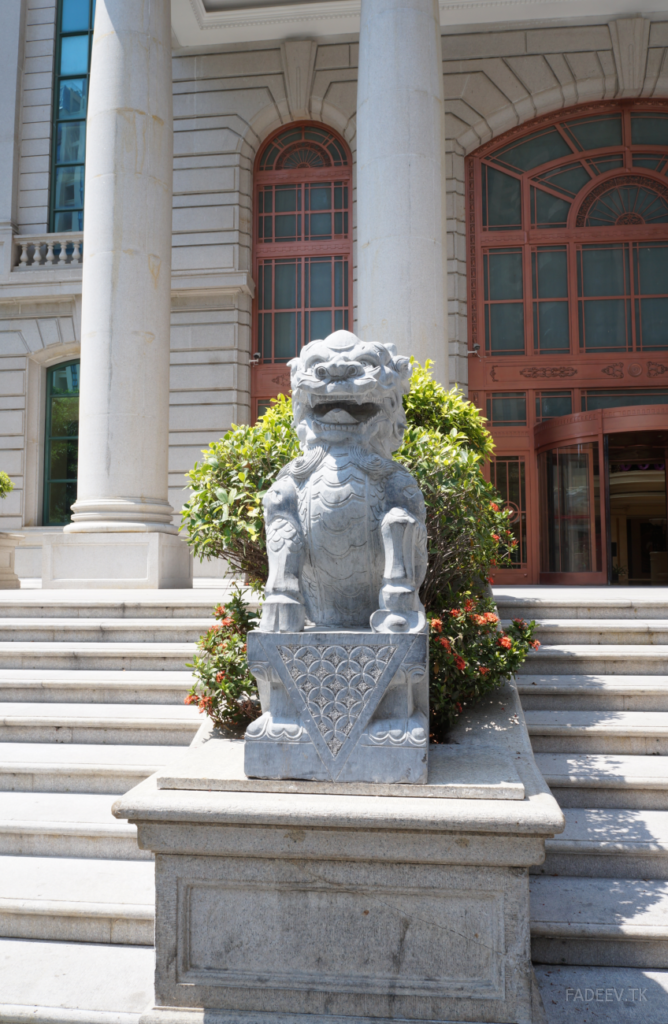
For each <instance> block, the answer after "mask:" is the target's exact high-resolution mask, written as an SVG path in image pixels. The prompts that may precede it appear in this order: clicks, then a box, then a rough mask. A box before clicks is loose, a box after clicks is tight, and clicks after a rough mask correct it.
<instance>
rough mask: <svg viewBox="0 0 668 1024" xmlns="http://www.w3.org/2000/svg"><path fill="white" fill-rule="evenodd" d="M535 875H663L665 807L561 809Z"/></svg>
mask: <svg viewBox="0 0 668 1024" xmlns="http://www.w3.org/2000/svg"><path fill="white" fill-rule="evenodd" d="M564 816H565V818H566V828H565V830H564V831H563V832H562V833H561V835H558V836H555V837H554V839H548V840H547V842H546V844H545V852H546V857H545V863H544V864H542V865H540V866H536V867H534V868H532V869H531V870H532V873H533V874H536V875H562V876H563V875H577V876H580V877H587V878H641V879H668V811H638V810H627V809H623V808H619V809H608V810H603V809H601V808H595V809H592V808H579V809H578V808H566V809H565V811H564Z"/></svg>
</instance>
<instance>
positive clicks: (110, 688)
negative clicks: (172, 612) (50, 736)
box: [0, 668, 193, 704]
mask: <svg viewBox="0 0 668 1024" xmlns="http://www.w3.org/2000/svg"><path fill="white" fill-rule="evenodd" d="M192 682H193V677H192V675H191V673H190V672H189V671H188V669H186V670H185V671H181V672H175V671H169V670H167V671H162V672H161V671H156V670H152V671H145V672H137V671H126V670H124V669H119V670H114V669H109V670H107V671H106V672H105V671H95V670H90V669H89V670H77V669H58V668H52V669H48V668H44V669H39V668H26V669H4V668H3V669H0V702H2V703H7V702H17V701H19V702H22V703H26V702H31V703H32V702H35V703H39V704H44V703H53V704H183V701H184V699H185V697H186V695H187V693H188V690H189V689H190V687H191V685H192Z"/></svg>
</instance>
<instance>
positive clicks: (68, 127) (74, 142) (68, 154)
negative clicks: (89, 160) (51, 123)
mask: <svg viewBox="0 0 668 1024" xmlns="http://www.w3.org/2000/svg"><path fill="white" fill-rule="evenodd" d="M85 156H86V122H85V121H75V122H74V123H72V124H67V123H65V124H59V125H58V130H57V132H56V163H58V164H75V163H80V164H82V163H83V162H84V159H85Z"/></svg>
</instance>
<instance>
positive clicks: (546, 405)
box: [536, 391, 573, 420]
mask: <svg viewBox="0 0 668 1024" xmlns="http://www.w3.org/2000/svg"><path fill="white" fill-rule="evenodd" d="M572 412H573V396H572V394H571V392H570V391H542V392H541V393H540V394H538V395H536V419H537V420H550V419H554V417H555V416H570V415H571V413H572Z"/></svg>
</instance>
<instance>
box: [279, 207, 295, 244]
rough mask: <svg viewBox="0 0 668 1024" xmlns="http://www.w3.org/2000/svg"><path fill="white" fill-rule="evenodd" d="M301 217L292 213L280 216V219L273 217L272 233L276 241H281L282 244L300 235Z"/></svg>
mask: <svg viewBox="0 0 668 1024" xmlns="http://www.w3.org/2000/svg"><path fill="white" fill-rule="evenodd" d="M300 220H301V217H299V216H297V215H296V214H294V213H290V214H282V215H281V216H280V217H279V216H276V217H274V231H275V237H276V239H279V238H280V239H282V240H283V241H284V242H287V241H292V240H293V239H296V238H297V237H298V236H299V235H300V234H301V226H300V223H299V222H300Z"/></svg>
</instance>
